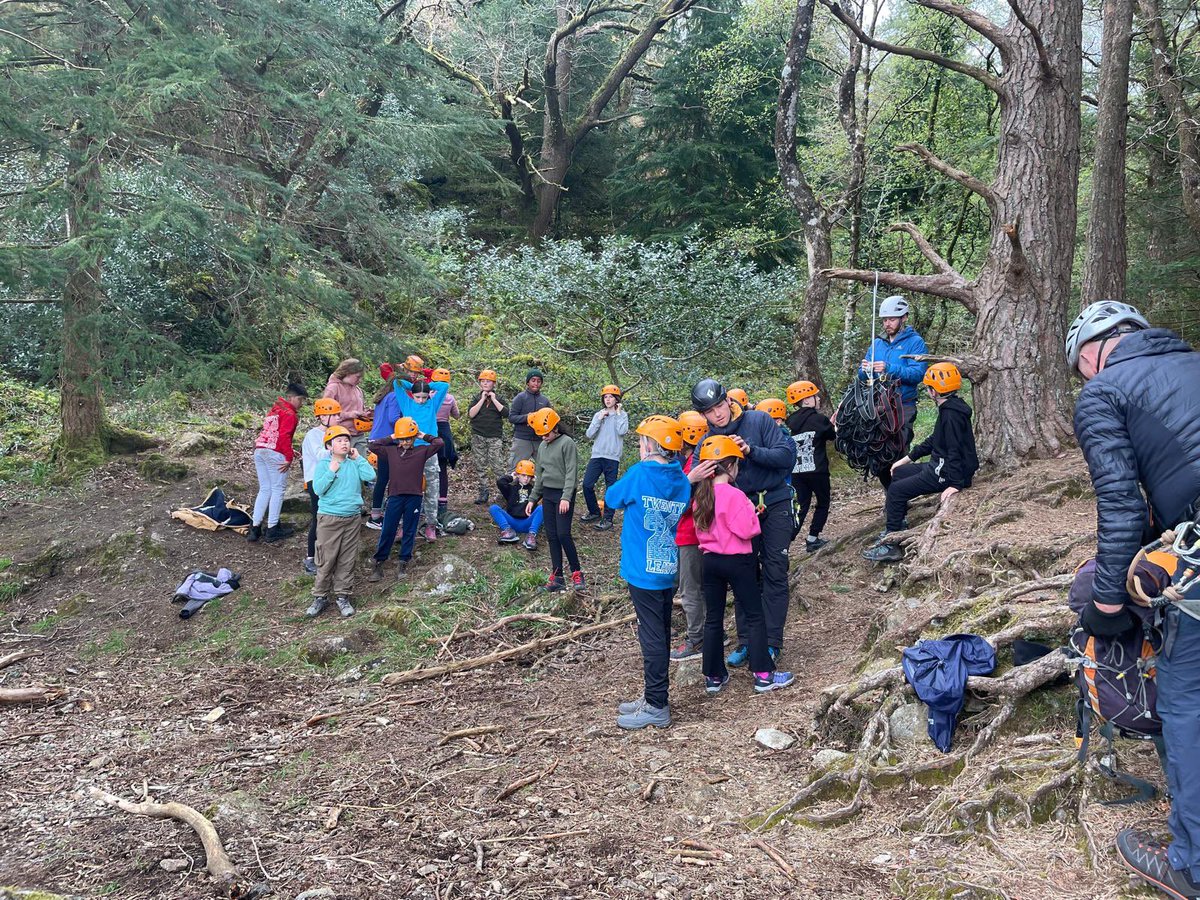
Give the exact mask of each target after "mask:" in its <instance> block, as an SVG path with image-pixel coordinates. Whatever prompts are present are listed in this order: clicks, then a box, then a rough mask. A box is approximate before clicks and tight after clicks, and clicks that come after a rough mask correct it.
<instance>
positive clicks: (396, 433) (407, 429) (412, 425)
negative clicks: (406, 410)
mask: <svg viewBox="0 0 1200 900" xmlns="http://www.w3.org/2000/svg"><path fill="white" fill-rule="evenodd" d="M420 433H421V428H420V426H419V425H417V423H416V420H415V419H410V418H409V417H408V416H401V417H400V418H399V419H397V420H396V425H395V427H393V428H392V437H394V438H395V439H396V440H398V441H403V440H407V439H408V438H415V437H416V436H417V435H418V434H420Z"/></svg>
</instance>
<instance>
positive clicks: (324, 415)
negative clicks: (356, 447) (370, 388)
mask: <svg viewBox="0 0 1200 900" xmlns="http://www.w3.org/2000/svg"><path fill="white" fill-rule="evenodd" d="M341 412H342V404H340V403H338V402H337V401H336V400H331V399H329V398H328V397H322V398H321V399H320V400H318V401H316V402H315V403H314V404H313V415H314V416H315V417H316V419H317V423H318V424H316V425H314V426H313V427H312V428H310V429H308V433H307V434H305V435H304V441H303V443H302V444H301V445H300V463H301V466H302V468H303V471H304V490H305V491H307V492H308V504H309V506H310V507H311V509H312V519H311V520H310V521H309V523H308V556H306V557H304V571H305V572H307V573H308V574H309V575H316V574H317V564H316V562H315V561H314V559H315V557H316V548H317V506H318V501H319V500H320V498H319V497H317V492H316V491H314V490H313V475H315V474H316V472H317V461H318V460H320V459H321V458H322V457H326V456H328V455H329V451H328V450H326V449H325V432H326V431H327V430H328V429H330V428H332V427H333V426H334V425H336V424H337V420H338V418H339V417H340V415H341ZM343 427H344V426H343ZM347 430H349V429H347ZM351 440H352V441H353V438H352V439H351ZM351 446H353V443H351Z"/></svg>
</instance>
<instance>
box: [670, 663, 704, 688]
mask: <svg viewBox="0 0 1200 900" xmlns="http://www.w3.org/2000/svg"><path fill="white" fill-rule="evenodd" d="M703 662H704V661H703V660H702V659H700V658H699V657H695V658H694V659H685V660H683V661H682V662H680V663H679V664H678V665H677V666H676V667H675V684H677V685H679V686H680V687H685V686H687V685H689V684H703V683H704V666H703Z"/></svg>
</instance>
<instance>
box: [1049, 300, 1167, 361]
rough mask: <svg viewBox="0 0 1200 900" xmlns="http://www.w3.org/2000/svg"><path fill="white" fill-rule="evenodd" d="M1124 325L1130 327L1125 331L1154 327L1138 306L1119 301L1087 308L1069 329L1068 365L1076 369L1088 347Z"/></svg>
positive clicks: (1109, 301) (1102, 302)
mask: <svg viewBox="0 0 1200 900" xmlns="http://www.w3.org/2000/svg"><path fill="white" fill-rule="evenodd" d="M1121 325H1128V326H1130V327H1128V328H1125V329H1123V330H1124V331H1137V330H1140V329H1142V328H1149V327H1150V323H1149V322H1148V321H1147V320H1146V317H1145V316H1143V315H1142V314H1141V313H1140V312H1138V311H1137V308H1136V307H1133V306H1130V305H1129V304H1128V303H1121V302H1120V301H1119V300H1098V301H1096V302H1095V303H1091V304H1089V305H1088V306H1086V307H1085V308H1084V309H1083V311H1082V312H1081V313H1080V314H1079V315H1078V316H1076V317H1075V321H1074V322H1072V323H1071V327H1070V328H1068V329H1067V345H1066V350H1067V364H1068V365H1070V367H1071V368H1072V369H1074V368H1075V367H1076V366H1078V365H1079V351H1080V350H1082V349H1083V345H1084V344H1086V343H1087V342H1088V341H1094V340H1095V339H1096V338H1098V337H1100V336H1101V335H1102V334H1104V333H1106V332H1109V331H1112V330H1113V329H1114V328H1119V327H1120V326H1121Z"/></svg>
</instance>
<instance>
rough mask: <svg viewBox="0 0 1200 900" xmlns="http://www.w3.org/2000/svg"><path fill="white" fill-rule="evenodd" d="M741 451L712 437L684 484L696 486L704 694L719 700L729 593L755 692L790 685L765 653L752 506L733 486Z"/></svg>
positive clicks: (694, 501)
mask: <svg viewBox="0 0 1200 900" xmlns="http://www.w3.org/2000/svg"><path fill="white" fill-rule="evenodd" d="M742 459H745V454H744V453H743V452H742V449H741V448H740V447H739V446H738V445H737V444H736V443H735V442H734V440H733V439H732V438H730V437H727V436H725V435H713V436H711V437H709V438H707V439H706V440H705V441H704V443H703V444H701V445H700V462H699V463H698V464H697V465H696V467H695V468H694V469H692V471H691V472H690V473H688V479H689V480H690V481H691V482H692V483H693V484H694V485H695V491H694V493H693V494H692V516H693V519H694V521H695V524H696V537H697V538H698V539H699V541H700V549H701V551H702V552H703V554H704V560H703V562H704V581H703V593H704V604H705V620H704V664H703V670H704V689H705V690H706V691H708V693H710V694H719V693H720V692H721V690H722V689H723V688H724V687H725V685H727V684H728V683H729V670H728V669H726V668H725V649H724V647H725V598H726V596H727V595H728V592H729V591H730V590H732V591H733V602H734V603H735V604H736V605H737V606H738V607H739V608H740V612H741V614H742V615H743V616H744V618H745V623H746V626H747V630H748V641H747V644H748V646H749V650H750V654H749V663H750V671H751V672H752V673H753V675H754V690H755V692H757V693H760V694H764V693H766V692H768V691H775V690H779V689H780V688H785V687H787V686H788V685H789V684H791V683H792V680H793V677H792V674H791V673H790V672H776V671H775V663H774V662H773V661H772V659H771V654H770V653H769V652H768V651H767V630H766V623H765V621H764V619H763V607H762V590H761V588H760V587H759V583H758V559H757V556H756V554H755V552H754V544H753V540H754V538H755V537H757V536H758V535H759V534H761V532H762V528H761V526H760V525H759V522H758V514H757V513H756V512H755V510H754V504H753V503H751V502H750V498H749V497H747V496H746V495H745V494H744V493H743V492H742V491H740V490H738V489H737V488H736V487H734V486H733V482H734V481H736V480H737V475H738V463H739V462H740V461H741V460H742Z"/></svg>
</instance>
